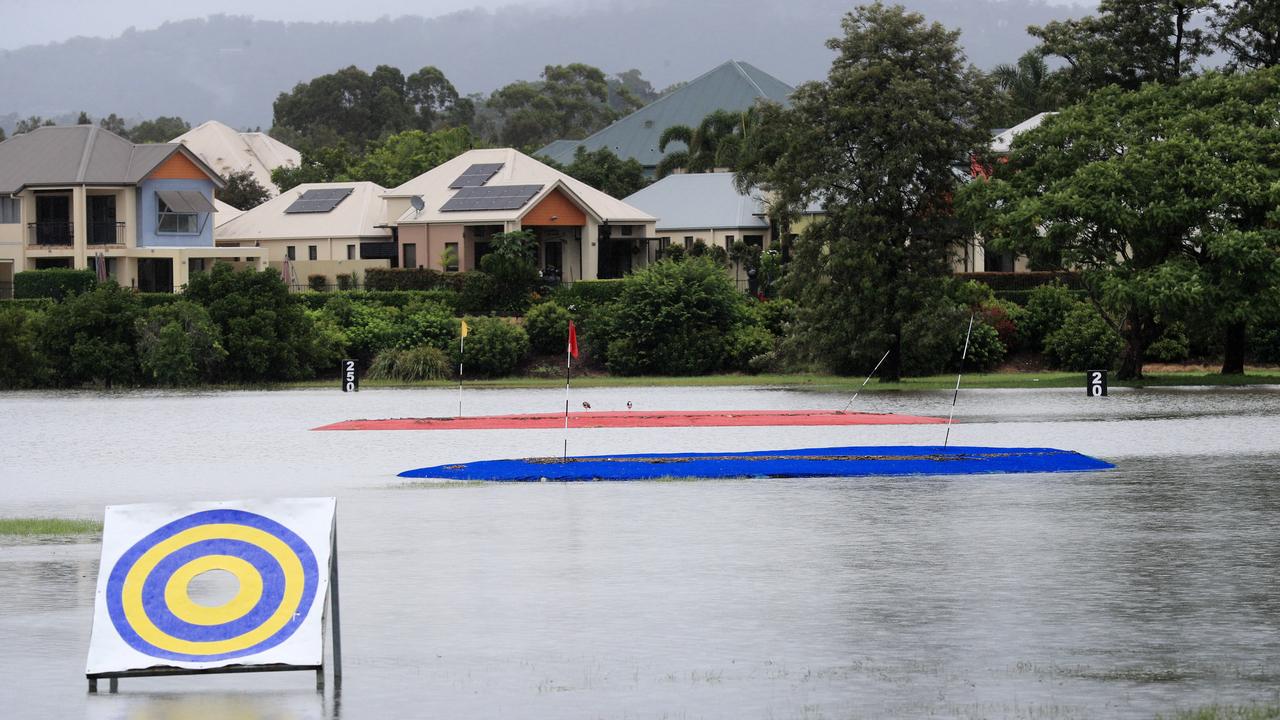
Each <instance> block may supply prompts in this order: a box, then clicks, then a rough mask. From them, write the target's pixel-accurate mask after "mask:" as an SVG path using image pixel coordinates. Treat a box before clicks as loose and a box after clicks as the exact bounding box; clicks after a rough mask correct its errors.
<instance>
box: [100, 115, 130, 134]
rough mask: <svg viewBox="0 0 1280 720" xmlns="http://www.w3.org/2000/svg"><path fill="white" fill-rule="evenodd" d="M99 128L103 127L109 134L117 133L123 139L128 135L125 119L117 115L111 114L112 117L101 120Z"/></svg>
mask: <svg viewBox="0 0 1280 720" xmlns="http://www.w3.org/2000/svg"><path fill="white" fill-rule="evenodd" d="M98 127H101V128H102V129H103V130H106V131H107V132H112V133H115V134H116V135H119V136H121V137H124V136H125V134H126V133H127V130H126V129H125V122H124V118H122V117H120V116H119V115H116V114H115V113H111V114H110V115H108V116H106V117H104V118H102V119H101V120H99V121H98Z"/></svg>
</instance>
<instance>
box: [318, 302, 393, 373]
mask: <svg viewBox="0 0 1280 720" xmlns="http://www.w3.org/2000/svg"><path fill="white" fill-rule="evenodd" d="M325 309H326V311H329V308H327V307H326V308H325ZM334 319H335V320H337V321H338V324H339V325H340V326H341V327H342V329H343V331H344V332H345V333H346V335H347V347H348V349H349V350H350V351H351V354H353V355H355V356H356V357H358V358H360V359H361V360H368V359H369V358H371V357H373V356H374V355H376V354H377V353H379V352H381V351H383V350H387V349H389V348H393V347H398V346H400V344H401V341H402V340H403V339H404V337H405V335H406V334H407V333H406V328H405V326H404V322H403V312H402V311H401V310H400V309H399V308H393V307H387V306H385V305H365V304H364V303H352V304H351V305H350V307H349V308H346V307H343V308H342V310H341V311H338V313H337V314H335V315H334Z"/></svg>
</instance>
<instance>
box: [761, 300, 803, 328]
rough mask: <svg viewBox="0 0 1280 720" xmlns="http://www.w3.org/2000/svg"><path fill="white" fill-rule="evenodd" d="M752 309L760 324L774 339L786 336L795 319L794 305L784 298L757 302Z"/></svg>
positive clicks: (792, 301) (793, 302) (791, 301)
mask: <svg viewBox="0 0 1280 720" xmlns="http://www.w3.org/2000/svg"><path fill="white" fill-rule="evenodd" d="M752 309H753V310H754V311H755V316H756V318H757V319H759V321H760V324H761V325H762V326H764V329H765V330H768V331H769V332H770V333H771V334H772V335H773V336H774V337H784V336H786V334H787V332H788V331H789V330H790V327H791V323H793V322H795V319H796V303H795V301H794V300H788V299H786V298H779V299H777V300H768V301H765V302H757V303H754V304H753V305H752Z"/></svg>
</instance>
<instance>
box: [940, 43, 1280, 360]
mask: <svg viewBox="0 0 1280 720" xmlns="http://www.w3.org/2000/svg"><path fill="white" fill-rule="evenodd" d="M1277 103H1280V68H1278V69H1273V70H1267V71H1257V72H1253V73H1249V74H1247V75H1242V76H1236V77H1232V76H1223V75H1220V74H1217V73H1209V74H1207V75H1205V76H1203V77H1200V78H1196V79H1193V80H1188V81H1185V82H1183V83H1180V84H1178V85H1174V86H1168V87H1165V86H1160V85H1155V84H1151V85H1147V86H1144V87H1143V88H1142V89H1141V90H1139V91H1136V92H1126V91H1124V90H1122V89H1121V88H1118V87H1110V88H1106V89H1103V90H1100V91H1098V92H1095V93H1093V94H1092V95H1090V96H1089V97H1088V98H1087V99H1086V100H1085V101H1084V102H1082V103H1080V104H1078V105H1075V106H1072V107H1070V108H1067V109H1066V110H1064V111H1063V112H1062V113H1061V114H1060V115H1058V116H1056V117H1054V118H1052V119H1050V120H1049V121H1047V122H1045V123H1044V125H1042V126H1041V127H1040V128H1037V129H1035V130H1033V131H1030V132H1027V133H1025V134H1023V135H1021V136H1019V138H1018V139H1017V140H1016V141H1015V144H1014V148H1013V153H1012V155H1011V156H1010V159H1009V162H1008V163H1006V164H1001V165H998V166H997V167H996V170H995V175H994V177H993V179H992V180H991V181H990V182H974V183H972V184H970V185H969V186H968V187H966V188H964V190H963V191H962V192H961V194H960V196H959V201H960V206H961V207H962V208H963V209H964V212H965V215H966V217H968V218H969V219H971V220H972V222H973V223H974V225H975V227H976V228H977V229H978V231H979V232H981V233H982V234H983V235H984V236H985V237H986V238H987V239H988V242H989V243H991V244H992V246H993V247H995V248H997V249H1007V250H1015V251H1017V252H1020V253H1023V254H1026V255H1029V256H1030V257H1032V258H1033V260H1036V261H1037V262H1039V263H1042V264H1048V265H1050V266H1057V267H1061V268H1070V269H1074V270H1078V271H1080V272H1081V277H1082V280H1083V282H1084V285H1085V287H1086V289H1087V290H1088V292H1089V296H1090V298H1091V300H1092V302H1093V304H1094V306H1095V307H1096V309H1097V310H1098V312H1099V313H1100V314H1101V316H1102V317H1103V319H1104V320H1105V321H1106V322H1107V324H1108V325H1110V326H1111V328H1112V329H1113V330H1115V331H1116V332H1117V333H1118V334H1119V335H1120V336H1121V337H1122V338H1123V339H1124V342H1125V347H1124V351H1123V353H1122V356H1121V364H1120V371H1119V376H1120V377H1121V378H1122V379H1132V378H1138V377H1141V376H1142V368H1143V364H1144V362H1145V358H1146V351H1147V348H1148V346H1149V345H1150V344H1151V343H1152V342H1154V341H1155V340H1156V339H1157V338H1158V337H1159V336H1160V334H1161V332H1162V331H1163V329H1164V327H1165V326H1167V325H1168V324H1170V323H1172V322H1174V321H1177V320H1181V319H1186V318H1189V317H1196V316H1207V318H1208V320H1209V321H1210V322H1212V323H1213V324H1214V325H1216V326H1217V327H1219V328H1222V330H1223V331H1224V332H1225V333H1226V341H1227V348H1228V350H1227V357H1226V359H1225V361H1224V367H1223V369H1224V372H1240V371H1242V370H1243V355H1244V353H1243V342H1244V336H1245V331H1246V328H1247V326H1248V325H1249V324H1250V323H1253V322H1255V321H1257V320H1259V319H1261V318H1264V317H1266V316H1268V315H1269V314H1273V313H1275V311H1276V310H1277V308H1280V305H1277V298H1276V292H1277V291H1276V287H1277V285H1278V284H1280V259H1278V258H1280V233H1278V232H1277V230H1276V229H1275V227H1274V225H1273V224H1272V222H1271V220H1269V219H1268V214H1269V213H1270V212H1271V211H1272V210H1273V209H1274V208H1275V207H1276V206H1277V204H1278V203H1280V184H1278V183H1280V167H1277V166H1276V165H1275V164H1274V163H1271V162H1268V161H1267V160H1265V158H1274V157H1276V156H1277V153H1280V129H1278V128H1276V127H1275V123H1274V114H1273V113H1274V110H1273V108H1275V107H1276V105H1277Z"/></svg>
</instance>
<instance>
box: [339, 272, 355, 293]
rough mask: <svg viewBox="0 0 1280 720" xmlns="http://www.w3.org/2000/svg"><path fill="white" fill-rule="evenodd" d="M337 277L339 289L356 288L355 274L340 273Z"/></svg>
mask: <svg viewBox="0 0 1280 720" xmlns="http://www.w3.org/2000/svg"><path fill="white" fill-rule="evenodd" d="M336 279H337V281H338V289H339V290H354V289H355V287H356V280H355V276H353V275H352V274H351V273H338V275H337V278H336Z"/></svg>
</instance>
